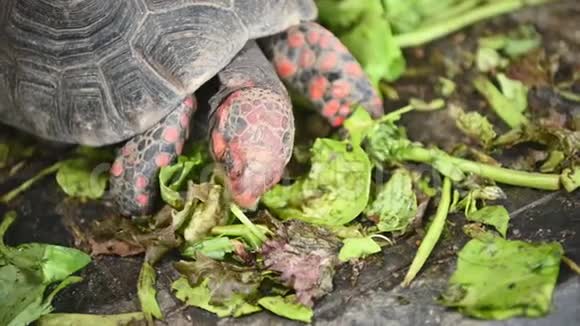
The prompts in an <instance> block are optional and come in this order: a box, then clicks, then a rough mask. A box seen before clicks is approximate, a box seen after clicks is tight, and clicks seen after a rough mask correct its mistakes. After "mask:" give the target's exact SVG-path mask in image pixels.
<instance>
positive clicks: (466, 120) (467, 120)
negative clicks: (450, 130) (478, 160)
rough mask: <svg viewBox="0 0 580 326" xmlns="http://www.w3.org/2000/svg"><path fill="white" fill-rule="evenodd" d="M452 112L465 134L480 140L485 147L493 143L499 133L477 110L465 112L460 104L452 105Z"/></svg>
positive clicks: (456, 122)
mask: <svg viewBox="0 0 580 326" xmlns="http://www.w3.org/2000/svg"><path fill="white" fill-rule="evenodd" d="M451 114H452V115H453V117H454V118H455V125H456V126H457V128H459V130H461V131H462V132H463V133H464V134H466V135H467V136H469V137H471V138H474V139H476V140H478V141H479V142H480V143H481V144H482V145H483V146H485V147H489V146H491V145H492V144H493V141H494V139H495V137H496V136H497V134H496V133H495V130H493V125H492V124H491V123H490V122H489V120H487V118H486V117H484V116H482V115H481V114H480V113H479V112H476V111H473V112H468V113H465V111H463V109H461V108H460V107H458V106H451Z"/></svg>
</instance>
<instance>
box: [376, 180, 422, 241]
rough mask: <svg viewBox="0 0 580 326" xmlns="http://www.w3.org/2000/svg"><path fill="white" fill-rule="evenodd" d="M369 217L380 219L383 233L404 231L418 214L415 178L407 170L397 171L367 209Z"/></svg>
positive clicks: (379, 223)
mask: <svg viewBox="0 0 580 326" xmlns="http://www.w3.org/2000/svg"><path fill="white" fill-rule="evenodd" d="M366 214H367V216H373V217H378V220H379V222H378V225H377V226H378V229H379V231H381V232H394V231H404V230H406V229H407V227H408V226H409V224H410V223H411V222H412V221H413V219H414V218H415V216H416V214H417V198H416V196H415V192H414V191H413V178H412V176H411V173H410V172H409V171H407V170H405V169H398V170H396V171H395V172H394V173H393V175H392V176H391V178H390V179H389V181H388V182H387V183H386V184H385V185H384V186H383V187H382V189H381V190H380V191H379V193H378V194H377V197H376V199H375V200H374V201H373V202H372V203H370V204H369V206H368V207H367V209H366Z"/></svg>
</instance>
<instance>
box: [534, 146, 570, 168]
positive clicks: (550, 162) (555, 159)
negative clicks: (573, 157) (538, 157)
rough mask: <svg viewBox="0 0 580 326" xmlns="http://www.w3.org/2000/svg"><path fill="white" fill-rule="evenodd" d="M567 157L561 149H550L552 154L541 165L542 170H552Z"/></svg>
mask: <svg viewBox="0 0 580 326" xmlns="http://www.w3.org/2000/svg"><path fill="white" fill-rule="evenodd" d="M565 159H566V154H564V152H562V151H559V150H553V151H550V154H549V156H548V158H547V159H546V161H545V162H544V163H543V164H542V166H541V167H540V172H542V173H546V172H552V171H554V170H556V168H557V167H558V166H559V165H560V163H562V161H564V160H565Z"/></svg>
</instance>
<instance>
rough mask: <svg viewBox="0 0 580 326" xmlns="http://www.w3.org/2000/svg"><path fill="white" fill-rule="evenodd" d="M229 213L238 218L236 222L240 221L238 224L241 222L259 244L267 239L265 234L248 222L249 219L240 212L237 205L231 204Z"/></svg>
mask: <svg viewBox="0 0 580 326" xmlns="http://www.w3.org/2000/svg"><path fill="white" fill-rule="evenodd" d="M230 211H231V212H232V213H233V214H234V215H235V216H236V217H237V218H238V220H240V222H242V224H243V225H244V226H245V227H246V228H248V230H249V231H250V232H251V233H252V235H254V236H255V237H257V238H258V239H260V241H261V242H264V241H266V239H267V237H266V233H265V232H263V231H262V230H260V229H259V228H258V227H256V225H255V224H254V223H252V221H250V219H249V218H248V217H247V216H246V215H245V214H244V212H242V210H241V209H240V208H239V207H238V206H237V205H235V204H232V205H231V206H230Z"/></svg>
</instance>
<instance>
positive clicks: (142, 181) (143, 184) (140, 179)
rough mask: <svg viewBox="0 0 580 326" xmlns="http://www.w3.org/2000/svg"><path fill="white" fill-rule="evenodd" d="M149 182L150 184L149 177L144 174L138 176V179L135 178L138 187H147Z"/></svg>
mask: <svg viewBox="0 0 580 326" xmlns="http://www.w3.org/2000/svg"><path fill="white" fill-rule="evenodd" d="M148 184H149V179H147V178H146V177H144V176H142V175H140V176H138V177H137V180H135V187H137V189H145V188H146V187H147V185H148Z"/></svg>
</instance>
